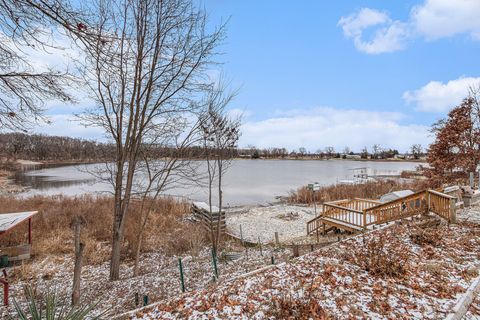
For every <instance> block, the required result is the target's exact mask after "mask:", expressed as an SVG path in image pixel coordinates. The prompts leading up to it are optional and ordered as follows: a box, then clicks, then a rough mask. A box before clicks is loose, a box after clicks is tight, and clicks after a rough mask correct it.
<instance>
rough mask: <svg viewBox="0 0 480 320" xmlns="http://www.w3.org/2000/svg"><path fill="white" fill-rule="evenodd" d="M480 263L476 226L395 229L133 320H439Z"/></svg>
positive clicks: (140, 314) (215, 288) (189, 296)
mask: <svg viewBox="0 0 480 320" xmlns="http://www.w3.org/2000/svg"><path fill="white" fill-rule="evenodd" d="M411 224H417V226H415V227H412V226H411ZM479 261H480V226H479V225H478V224H471V223H461V224H458V225H450V226H448V225H447V224H446V223H445V222H443V223H442V224H440V225H436V224H434V227H428V228H427V227H420V226H419V225H418V222H415V221H414V222H409V223H408V224H402V225H399V224H395V225H393V226H391V227H388V228H385V229H381V230H377V231H373V232H371V233H368V234H366V235H365V236H357V237H354V238H351V239H347V240H345V241H342V242H340V243H337V244H336V245H332V246H330V247H327V248H324V249H320V250H318V251H315V252H313V253H309V254H306V255H304V256H302V257H300V258H297V259H294V260H292V261H291V262H290V263H285V264H281V265H278V266H276V267H275V268H273V269H269V270H265V271H261V272H259V273H256V274H254V275H251V276H249V277H243V278H239V279H236V280H233V281H230V282H226V283H220V284H218V285H217V286H212V287H210V288H206V289H203V290H199V291H197V292H193V293H190V294H187V295H184V296H181V297H178V298H176V299H174V300H171V301H170V302H166V303H160V304H158V305H155V306H152V307H151V308H149V309H147V310H144V311H139V312H137V314H136V315H135V316H133V317H132V318H133V319H178V318H182V319H207V318H209V319H210V318H220V319H226V318H228V319H276V318H277V319H278V318H289V317H292V318H296V317H299V316H303V317H311V318H321V317H324V318H328V317H332V318H342V319H346V318H368V319H385V318H389V319H397V318H403V319H404V318H425V319H439V318H444V317H445V315H446V314H447V313H448V312H449V311H450V310H451V308H452V307H453V306H454V305H455V303H456V301H457V299H458V298H459V297H461V295H462V293H464V292H465V290H466V289H467V288H468V287H469V285H470V284H471V283H472V282H473V281H474V279H475V277H477V276H478V269H479V268H480V262H479ZM367 270H368V271H367ZM382 272H383V273H382ZM385 272H386V273H387V274H384V273H385ZM393 272H397V273H393ZM390 273H391V274H390Z"/></svg>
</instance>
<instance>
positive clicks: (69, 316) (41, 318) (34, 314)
mask: <svg viewBox="0 0 480 320" xmlns="http://www.w3.org/2000/svg"><path fill="white" fill-rule="evenodd" d="M23 291H24V295H25V301H26V306H25V307H22V306H21V305H20V304H19V303H18V302H17V301H16V300H15V299H14V301H13V305H14V307H15V314H14V315H10V316H9V318H10V319H12V320H13V319H21V320H83V319H87V318H88V319H101V317H102V316H103V315H104V314H105V312H106V311H104V312H103V313H102V314H100V315H92V311H93V309H94V308H95V307H96V306H97V304H96V303H94V304H85V305H79V306H70V304H69V303H68V302H67V301H66V299H59V298H58V296H57V295H56V294H55V292H47V293H46V294H45V295H42V296H40V297H37V296H36V295H35V293H34V291H33V290H32V288H31V287H29V286H25V287H24V288H23Z"/></svg>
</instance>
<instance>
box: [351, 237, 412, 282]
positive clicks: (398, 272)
mask: <svg viewBox="0 0 480 320" xmlns="http://www.w3.org/2000/svg"><path fill="white" fill-rule="evenodd" d="M343 258H344V259H345V260H347V261H349V262H351V263H354V264H356V265H358V266H359V267H361V268H362V269H363V270H365V271H368V272H369V273H370V274H371V275H373V276H379V277H392V278H403V277H405V276H406V274H407V272H408V269H409V260H410V255H409V250H408V248H406V247H405V244H404V243H403V242H401V241H400V240H398V239H397V238H396V237H395V236H393V235H392V234H384V233H380V234H378V235H375V236H371V237H366V238H364V239H363V244H361V245H358V246H353V247H352V248H351V250H348V251H346V252H345V254H344V255H343Z"/></svg>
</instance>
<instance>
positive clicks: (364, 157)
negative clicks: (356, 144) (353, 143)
mask: <svg viewBox="0 0 480 320" xmlns="http://www.w3.org/2000/svg"><path fill="white" fill-rule="evenodd" d="M368 155H369V153H368V148H367V147H363V149H362V152H361V153H360V157H361V158H362V159H368Z"/></svg>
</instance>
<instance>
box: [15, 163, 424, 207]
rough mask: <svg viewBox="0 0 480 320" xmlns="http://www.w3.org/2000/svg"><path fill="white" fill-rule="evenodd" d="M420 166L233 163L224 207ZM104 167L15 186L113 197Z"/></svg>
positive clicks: (200, 192) (197, 190) (179, 192)
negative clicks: (356, 175) (101, 173)
mask: <svg viewBox="0 0 480 320" xmlns="http://www.w3.org/2000/svg"><path fill="white" fill-rule="evenodd" d="M418 165H420V163H418V162H403V161H402V162H397V161H383V162H380V161H353V160H234V161H232V164H231V166H230V168H229V169H228V171H227V172H226V174H225V176H224V202H225V204H226V205H232V206H233V205H255V204H266V203H268V202H272V201H275V197H276V196H285V195H288V193H289V192H290V191H292V190H295V189H297V188H298V187H300V186H303V185H306V184H308V183H312V182H319V183H320V184H321V185H331V184H335V183H337V182H338V181H339V180H342V179H351V178H352V174H353V172H352V169H354V168H359V167H366V168H368V173H369V175H398V174H400V172H401V171H403V170H414V169H415V168H416V167H417V166H418ZM102 166H104V164H88V165H68V166H57V167H51V168H40V169H38V168H37V169H35V168H34V169H33V170H27V171H24V172H22V173H19V174H17V177H16V182H17V183H19V184H22V185H24V186H27V187H29V189H28V191H26V192H25V193H24V194H25V195H34V194H46V195H53V194H65V195H79V194H84V193H102V192H103V193H104V192H109V191H111V190H112V187H111V185H110V184H108V183H106V182H104V181H100V180H98V179H96V178H95V177H94V176H93V175H91V174H90V173H89V172H90V171H95V169H96V168H101V167H102ZM166 193H167V194H170V195H174V196H181V197H187V198H190V199H192V200H197V201H206V199H207V191H206V189H205V187H202V186H198V185H195V184H193V183H188V182H185V183H180V185H178V186H177V187H174V188H172V189H170V190H168V191H167V192H166Z"/></svg>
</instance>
